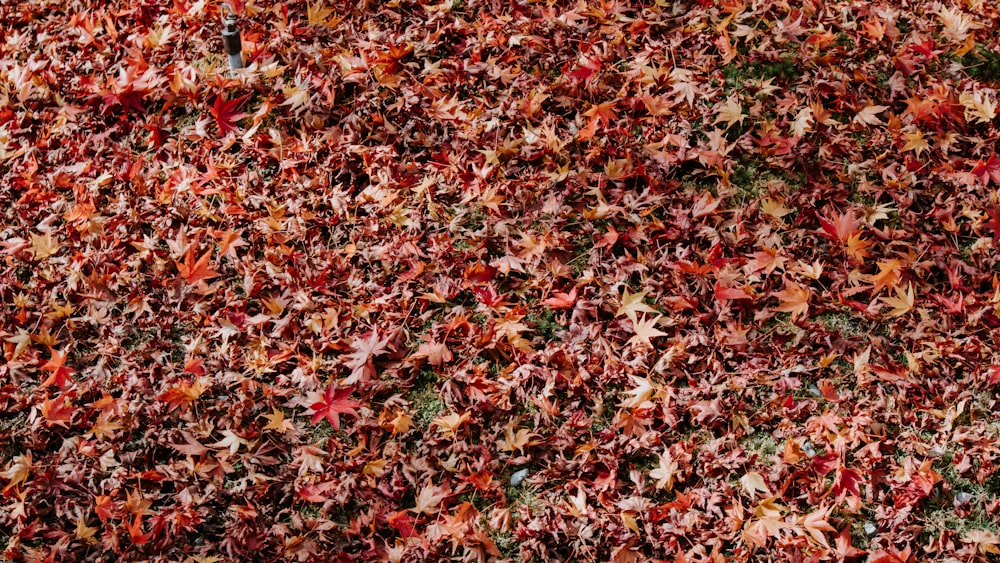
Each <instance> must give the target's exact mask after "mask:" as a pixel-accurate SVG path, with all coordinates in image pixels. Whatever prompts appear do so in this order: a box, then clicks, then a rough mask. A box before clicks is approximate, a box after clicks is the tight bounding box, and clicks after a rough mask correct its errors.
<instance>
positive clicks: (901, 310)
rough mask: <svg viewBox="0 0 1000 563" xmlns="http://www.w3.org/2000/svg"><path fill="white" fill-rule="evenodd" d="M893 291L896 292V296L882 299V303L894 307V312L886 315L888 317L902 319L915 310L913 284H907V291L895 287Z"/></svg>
mask: <svg viewBox="0 0 1000 563" xmlns="http://www.w3.org/2000/svg"><path fill="white" fill-rule="evenodd" d="M893 291H895V292H896V296H895V297H882V302H883V303H885V304H886V305H888V306H890V307H892V310H891V311H889V312H888V313H886V315H888V316H890V317H901V316H903V315H905V314H906V313H909V312H910V310H911V309H913V300H914V295H913V284H912V283H911V284H907V286H906V290H905V291H904V290H903V288H901V287H894V288H893Z"/></svg>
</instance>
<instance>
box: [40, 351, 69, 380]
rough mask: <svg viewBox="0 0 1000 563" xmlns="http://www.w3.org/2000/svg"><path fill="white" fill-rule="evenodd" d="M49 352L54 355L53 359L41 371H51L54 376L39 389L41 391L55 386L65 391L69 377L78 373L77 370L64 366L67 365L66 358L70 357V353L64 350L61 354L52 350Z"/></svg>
mask: <svg viewBox="0 0 1000 563" xmlns="http://www.w3.org/2000/svg"><path fill="white" fill-rule="evenodd" d="M49 351H50V352H51V353H52V357H51V358H49V361H47V362H45V364H43V365H42V367H41V369H43V370H45V371H51V372H52V375H50V376H49V377H48V378H47V379H46V380H45V381H43V382H42V384H41V385H39V386H38V387H39V389H41V388H44V387H48V386H49V385H53V384H54V385H55V386H56V387H58V388H59V389H65V388H66V382H67V381H68V380H69V376H70V375H72V374H73V373H75V372H76V370H74V369H72V368H68V367H66V366H64V365H63V364H64V363H66V356H67V355H69V351H68V350H64V351H63V352H62V353H61V354H60V353H59V352H56V351H55V350H52V349H50V350H49Z"/></svg>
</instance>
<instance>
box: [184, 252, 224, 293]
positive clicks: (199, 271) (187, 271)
mask: <svg viewBox="0 0 1000 563" xmlns="http://www.w3.org/2000/svg"><path fill="white" fill-rule="evenodd" d="M211 257H212V250H211V249H209V250H207V251H205V254H202V255H201V258H198V259H197V260H195V258H194V245H193V244H192V245H191V246H190V247H188V250H187V254H185V255H184V262H183V263H178V264H177V273H179V274H180V275H181V277H182V278H184V279H185V280H187V282H188V283H191V284H195V283H198V282H199V281H201V280H210V279H212V278H214V277H216V276H218V275H219V273H218V272H216V271H215V270H213V269H211V268H209V267H208V261H209V259H210V258H211Z"/></svg>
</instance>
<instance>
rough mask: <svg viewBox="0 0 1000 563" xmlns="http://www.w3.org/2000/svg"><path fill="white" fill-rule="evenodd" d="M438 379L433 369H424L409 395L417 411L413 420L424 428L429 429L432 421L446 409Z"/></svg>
mask: <svg viewBox="0 0 1000 563" xmlns="http://www.w3.org/2000/svg"><path fill="white" fill-rule="evenodd" d="M438 381H439V378H438V376H437V375H436V374H435V373H434V372H433V371H431V370H423V371H422V372H420V376H419V377H418V378H417V383H416V385H415V386H414V387H413V389H411V390H410V393H409V396H408V400H409V401H410V404H411V405H412V407H413V410H414V412H415V413H416V414H415V415H414V417H413V422H414V423H415V424H416V425H417V426H418V427H420V428H421V429H423V430H426V429H428V428H429V427H430V424H431V422H432V421H433V420H434V419H435V418H437V417H438V415H439V414H441V413H442V412H444V410H445V409H446V405H445V404H444V401H443V400H442V399H441V395H440V392H439V391H438V388H437V383H438Z"/></svg>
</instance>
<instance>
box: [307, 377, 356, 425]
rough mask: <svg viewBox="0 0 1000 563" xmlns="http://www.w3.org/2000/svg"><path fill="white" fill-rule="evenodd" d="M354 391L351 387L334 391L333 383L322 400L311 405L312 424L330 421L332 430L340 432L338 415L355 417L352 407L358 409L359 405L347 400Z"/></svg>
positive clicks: (324, 393)
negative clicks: (325, 420)
mask: <svg viewBox="0 0 1000 563" xmlns="http://www.w3.org/2000/svg"><path fill="white" fill-rule="evenodd" d="M352 391H354V388H353V387H345V388H343V389H339V390H338V389H336V387H335V386H334V384H333V383H331V384H330V386H329V387H327V388H326V391H325V392H323V399H322V400H320V401H318V402H316V403H313V405H312V406H311V407H309V408H311V409H312V410H313V417H312V423H313V424H316V423H317V422H319V421H321V420H323V419H324V418H325V419H327V420H329V421H330V424H332V425H333V427H334V428H336V429H337V430H340V416H339V415H340V414H351V415H354V416H357V415H358V413H357V411H355V410H354V407H360V406H361V403H359V402H357V401H352V400H349V399H347V396H348V395H350V394H351V392H352Z"/></svg>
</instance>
